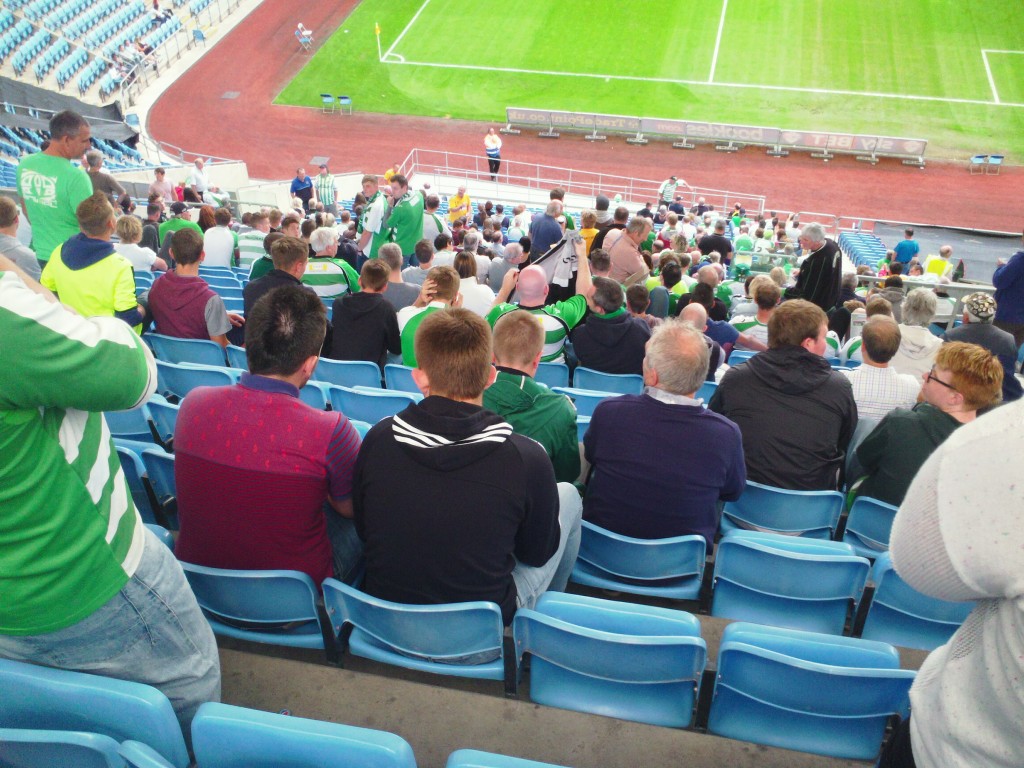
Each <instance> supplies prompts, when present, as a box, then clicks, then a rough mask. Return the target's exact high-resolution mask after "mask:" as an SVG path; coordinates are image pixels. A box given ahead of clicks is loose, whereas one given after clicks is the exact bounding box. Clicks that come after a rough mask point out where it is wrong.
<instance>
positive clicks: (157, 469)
mask: <svg viewBox="0 0 1024 768" xmlns="http://www.w3.org/2000/svg"><path fill="white" fill-rule="evenodd" d="M141 456H142V463H143V464H144V465H145V467H146V476H147V477H148V478H149V484H150V486H151V487H152V489H153V494H154V496H155V498H156V501H157V503H158V504H159V505H160V509H161V512H162V515H163V518H164V520H165V521H166V522H167V525H166V526H165V527H170V528H173V529H177V527H178V526H177V509H178V506H177V495H178V494H177V490H176V489H175V482H174V454H173V453H167V451H165V450H164V449H163V448H157V447H155V446H154V447H153V448H147V449H145V450H144V451H142V454H141ZM157 522H160V520H159V519H158V520H157ZM161 524H163V523H161Z"/></svg>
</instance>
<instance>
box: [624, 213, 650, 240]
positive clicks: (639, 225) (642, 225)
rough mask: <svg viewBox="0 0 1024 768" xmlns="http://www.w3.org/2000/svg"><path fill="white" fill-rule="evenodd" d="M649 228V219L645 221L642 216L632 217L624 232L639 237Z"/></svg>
mask: <svg viewBox="0 0 1024 768" xmlns="http://www.w3.org/2000/svg"><path fill="white" fill-rule="evenodd" d="M649 226H651V221H650V219H645V218H644V217H643V216H634V217H633V218H632V219H630V221H629V225H628V226H627V227H626V231H627V232H629V233H631V234H634V235H639V234H641V233H643V232H646V231H647V228H648V227H649Z"/></svg>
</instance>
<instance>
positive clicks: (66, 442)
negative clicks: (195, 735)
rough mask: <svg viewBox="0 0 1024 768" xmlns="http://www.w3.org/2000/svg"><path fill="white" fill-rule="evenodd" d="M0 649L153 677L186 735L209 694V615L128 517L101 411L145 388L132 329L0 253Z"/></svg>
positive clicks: (146, 363)
mask: <svg viewBox="0 0 1024 768" xmlns="http://www.w3.org/2000/svg"><path fill="white" fill-rule="evenodd" d="M0 329H2V334H3V339H4V341H3V344H4V352H5V353H9V354H8V355H7V356H5V362H4V365H0V509H2V510H3V514H0V595H3V599H0V657H4V658H9V659H16V660H18V661H27V662H31V663H33V664H40V665H43V666H50V667H59V668H63V669H72V670H81V671H87V672H90V673H92V674H98V675H105V676H109V677H116V678H120V679H125V680H135V681H138V682H142V683H147V684H149V685H153V686H155V687H157V688H158V689H160V690H161V691H163V693H165V694H166V695H167V697H168V698H169V699H170V701H171V704H172V705H173V707H174V709H175V713H176V714H177V716H178V719H179V721H180V723H181V725H182V729H183V731H184V733H185V735H186V738H187V736H188V734H189V726H190V723H191V720H192V717H193V715H194V714H195V711H196V709H197V708H198V707H199V705H200V704H202V703H203V702H204V701H216V700H218V699H219V698H220V662H219V659H218V656H217V646H216V642H215V641H214V638H213V633H212V632H211V631H210V626H209V624H208V623H207V621H206V619H205V618H204V617H203V615H202V613H201V612H200V610H199V607H198V605H197V604H196V600H195V597H194V596H193V594H192V591H191V590H190V589H189V586H188V583H187V582H186V581H185V576H184V574H183V573H182V570H181V566H180V565H178V561H177V560H175V558H174V555H173V554H172V553H171V551H170V550H169V549H168V548H167V547H165V546H164V545H163V544H161V543H160V541H159V540H158V539H157V538H156V537H155V536H154V535H153V534H152V533H150V532H149V530H148V529H147V528H146V527H145V526H144V525H143V523H142V519H141V518H140V517H139V513H138V511H136V509H135V506H134V504H133V503H132V497H131V494H130V492H129V490H128V487H127V482H126V481H125V477H124V473H123V472H122V471H121V464H120V461H119V459H118V455H117V451H116V450H115V447H114V444H113V440H112V439H111V436H110V431H109V429H108V428H107V425H106V422H105V420H104V418H103V414H102V411H105V410H124V409H129V408H135V407H138V406H139V405H141V404H142V403H144V402H145V401H146V400H147V399H148V398H149V396H150V395H151V394H152V393H153V391H154V390H155V389H156V364H155V363H154V361H153V357H152V355H151V354H150V352H149V350H148V348H147V347H146V345H145V344H143V343H142V340H141V339H140V338H139V337H138V336H137V335H136V334H135V333H133V332H132V330H131V328H130V327H129V326H127V325H125V324H124V323H123V322H121V321H120V320H117V319H116V318H113V317H95V318H88V319H87V318H84V317H81V316H80V315H77V314H75V313H73V312H70V311H68V310H66V309H65V308H64V307H63V306H61V305H60V304H58V303H57V302H56V299H55V298H54V297H53V294H51V293H50V292H49V291H47V290H46V289H45V288H42V287H41V286H40V285H39V284H38V283H35V282H34V281H32V280H31V279H30V278H29V277H28V276H27V275H25V274H24V273H23V272H21V270H19V269H18V268H17V267H16V266H14V264H13V263H12V262H11V261H10V260H8V259H7V258H5V257H2V256H0Z"/></svg>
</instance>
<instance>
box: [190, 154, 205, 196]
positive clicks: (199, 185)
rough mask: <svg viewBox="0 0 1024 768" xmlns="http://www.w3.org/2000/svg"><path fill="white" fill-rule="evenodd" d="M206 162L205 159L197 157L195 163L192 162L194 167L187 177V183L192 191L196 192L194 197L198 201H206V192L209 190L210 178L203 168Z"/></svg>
mask: <svg viewBox="0 0 1024 768" xmlns="http://www.w3.org/2000/svg"><path fill="white" fill-rule="evenodd" d="M206 163H207V161H205V160H203V159H202V158H199V157H197V158H196V161H195V163H193V165H194V166H195V167H194V168H193V169H192V173H191V174H190V175H189V177H188V183H189V186H191V187H192V191H193V192H195V193H196V197H198V198H199V200H200V202H204V203H205V202H206V193H207V192H209V191H210V179H209V178H208V177H207V175H206V171H205V170H204V168H205V167H206Z"/></svg>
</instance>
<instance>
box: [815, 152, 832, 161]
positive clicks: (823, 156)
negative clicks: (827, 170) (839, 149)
mask: <svg viewBox="0 0 1024 768" xmlns="http://www.w3.org/2000/svg"><path fill="white" fill-rule="evenodd" d="M811 157H813V158H816V159H818V160H824V161H825V162H826V163H827V162H828V161H829V160H831V159H832V158H834V157H835V155H834V154H832V153H831V152H811Z"/></svg>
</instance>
